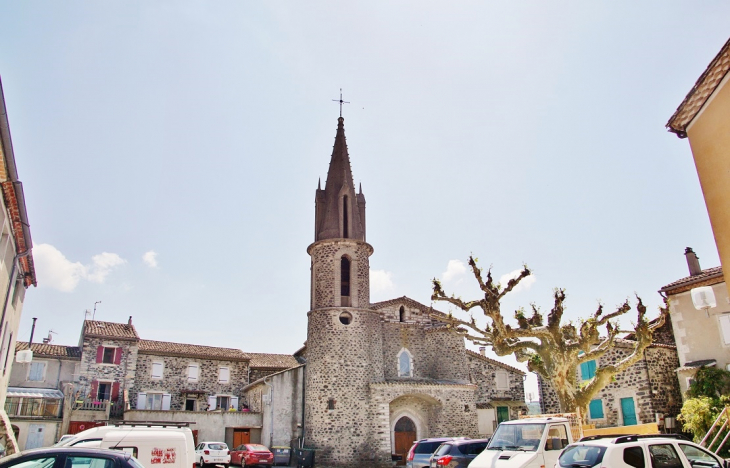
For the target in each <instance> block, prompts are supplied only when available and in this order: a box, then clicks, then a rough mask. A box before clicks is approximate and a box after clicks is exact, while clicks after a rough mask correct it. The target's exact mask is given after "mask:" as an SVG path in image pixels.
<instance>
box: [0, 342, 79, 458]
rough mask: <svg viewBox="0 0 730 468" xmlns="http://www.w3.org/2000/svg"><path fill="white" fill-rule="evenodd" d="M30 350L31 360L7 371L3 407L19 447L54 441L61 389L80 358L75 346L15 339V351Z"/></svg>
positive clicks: (57, 434)
mask: <svg viewBox="0 0 730 468" xmlns="http://www.w3.org/2000/svg"><path fill="white" fill-rule="evenodd" d="M28 349H30V350H32V351H33V360H32V362H16V363H15V364H14V365H13V368H12V370H11V372H10V380H9V387H8V395H7V398H6V400H5V411H6V413H7V414H8V417H9V418H10V422H11V424H12V426H13V430H14V431H15V434H16V440H17V442H18V447H19V449H20V450H26V449H31V448H36V447H44V446H48V445H53V444H54V443H55V442H56V441H57V440H58V438H59V437H60V436H61V431H62V427H63V416H64V413H63V406H64V395H63V389H64V387H65V385H66V384H68V383H71V382H73V381H74V379H75V375H76V374H77V372H78V367H79V363H80V362H81V350H80V348H78V347H77V346H59V345H53V344H44V343H33V344H32V346H29V345H28V342H22V341H18V342H16V343H15V351H16V353H17V352H18V351H25V350H28Z"/></svg>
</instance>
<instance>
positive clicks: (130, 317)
mask: <svg viewBox="0 0 730 468" xmlns="http://www.w3.org/2000/svg"><path fill="white" fill-rule="evenodd" d="M127 325H132V316H131V315H130V316H129V321H128V322H127Z"/></svg>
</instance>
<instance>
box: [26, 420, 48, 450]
mask: <svg viewBox="0 0 730 468" xmlns="http://www.w3.org/2000/svg"><path fill="white" fill-rule="evenodd" d="M44 427H45V424H30V425H29V427H28V438H27V439H25V448H24V450H28V449H33V448H38V447H43V437H44V436H45V434H44V433H43V429H44Z"/></svg>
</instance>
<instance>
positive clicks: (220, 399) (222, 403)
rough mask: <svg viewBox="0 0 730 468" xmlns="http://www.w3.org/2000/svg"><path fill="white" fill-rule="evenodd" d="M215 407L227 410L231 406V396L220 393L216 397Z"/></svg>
mask: <svg viewBox="0 0 730 468" xmlns="http://www.w3.org/2000/svg"><path fill="white" fill-rule="evenodd" d="M215 407H216V408H220V409H222V410H223V411H227V410H228V409H229V408H230V407H231V397H230V396H228V395H225V396H223V395H218V396H216V397H215Z"/></svg>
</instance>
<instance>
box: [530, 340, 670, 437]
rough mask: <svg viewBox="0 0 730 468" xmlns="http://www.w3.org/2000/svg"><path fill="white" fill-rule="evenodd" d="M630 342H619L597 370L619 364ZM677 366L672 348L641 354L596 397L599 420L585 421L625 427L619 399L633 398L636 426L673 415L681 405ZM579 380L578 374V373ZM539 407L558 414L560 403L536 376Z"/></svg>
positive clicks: (657, 347) (659, 347) (660, 347)
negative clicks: (599, 401)
mask: <svg viewBox="0 0 730 468" xmlns="http://www.w3.org/2000/svg"><path fill="white" fill-rule="evenodd" d="M632 348H633V342H631V341H628V340H619V341H618V342H617V344H616V346H614V347H613V348H611V350H609V351H608V352H607V353H606V354H605V355H604V356H603V357H602V358H600V359H599V360H598V362H597V366H598V367H602V366H606V365H611V364H615V363H617V362H619V361H620V360H621V359H623V358H624V357H626V356H628V355H629V354H631V352H632ZM678 365H679V361H678V359H677V351H676V348H675V347H674V346H671V345H663V344H654V345H652V346H651V347H649V348H647V349H646V350H645V351H644V356H643V358H642V359H640V360H639V361H638V362H637V363H636V364H634V365H633V366H631V367H629V368H628V369H626V370H625V371H624V372H621V373H619V374H616V378H615V381H613V382H611V383H609V384H608V385H607V386H606V387H605V388H604V389H602V390H601V391H600V392H599V393H598V394H597V395H596V397H595V399H600V400H601V405H602V408H603V417H602V418H596V419H594V418H591V415H590V414H589V415H588V422H589V423H591V424H595V425H596V427H612V426H623V425H625V421H624V414H623V410H622V404H621V400H622V399H624V400H626V399H629V398H631V399H633V406H634V408H635V412H636V419H637V424H645V423H651V422H655V421H656V414H657V413H660V414H663V415H665V416H676V415H677V414H678V413H679V410H680V409H681V406H682V399H681V395H680V393H679V383H678V381H677V378H676V374H675V369H676V368H677V366H678ZM578 374H579V378H580V371H579V372H578ZM538 385H539V391H540V405H541V409H542V412H543V413H559V412H560V404H559V402H558V398H557V395H556V393H555V390H553V388H552V387H551V385H550V383H549V382H547V381H545V380H544V379H542V378H541V377H540V376H539V375H538Z"/></svg>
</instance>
